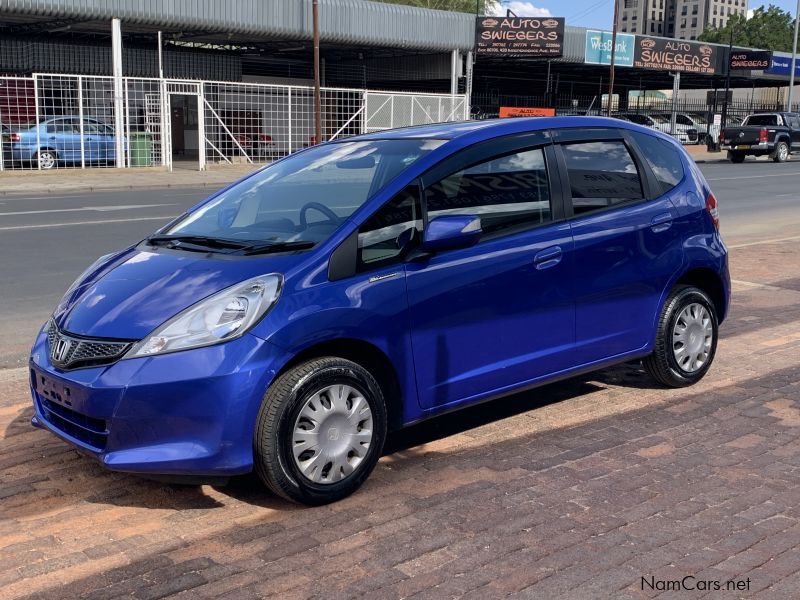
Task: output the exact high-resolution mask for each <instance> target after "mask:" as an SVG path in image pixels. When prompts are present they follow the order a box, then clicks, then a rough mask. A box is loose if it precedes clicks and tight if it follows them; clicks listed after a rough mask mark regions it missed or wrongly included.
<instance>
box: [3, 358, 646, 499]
mask: <svg viewBox="0 0 800 600" xmlns="http://www.w3.org/2000/svg"><path fill="white" fill-rule="evenodd" d="M607 384H609V385H614V386H625V387H631V388H637V389H643V388H654V387H656V385H655V384H654V383H653V382H652V380H650V379H649V377H648V376H647V374H646V373H645V372H644V370H643V369H642V367H641V365H640V364H639V363H636V364H634V363H627V364H623V365H618V366H615V367H611V368H608V369H605V370H603V371H597V372H593V373H590V374H587V375H583V376H580V377H574V378H570V379H565V380H563V381H559V382H556V383H551V384H548V385H545V386H542V387H537V388H534V389H531V390H527V391H525V392H520V393H517V394H513V395H510V396H507V397H505V398H499V399H495V400H493V401H490V402H485V403H482V404H479V405H477V406H472V407H468V408H464V409H461V410H459V411H458V412H457V413H450V414H445V415H441V416H438V417H434V418H432V419H429V420H426V421H424V422H422V423H419V424H416V425H412V426H409V427H406V428H404V429H402V430H399V431H396V432H392V433H390V434H389V436H388V438H387V441H386V446H385V448H384V452H383V455H384V456H387V455H392V454H395V453H398V452H406V453H408V452H411V453H412V454H413V453H414V448H417V447H420V446H423V445H424V444H427V443H430V442H432V441H435V440H441V439H444V438H447V437H450V436H453V435H457V434H459V433H463V432H465V431H468V430H471V429H475V428H478V427H481V426H483V425H487V424H490V423H493V422H495V421H499V420H501V419H505V418H508V417H512V416H515V415H518V414H521V413H525V412H529V411H533V410H535V409H537V408H542V407H545V406H548V405H551V404H557V403H559V402H562V401H564V400H570V399H574V398H578V397H580V396H585V395H588V394H592V393H595V392H599V391H602V390H604V389H605V387H606V385H607ZM32 416H33V409H32V408H26V409H24V410H22V411H21V412H20V413H19V414H18V415H17V416H16V417H15V418H14V419H13V420H12V421H11V422H10V423H9V425H8V427H7V428H6V431H5V439H6V440H9V439H11V438H13V437H15V436H18V435H25V434H29V435H37V434H40V435H42V436H47V437H46V438H43V439H42V443H41V444H38V443H37V444H36V449H37V453H38V456H39V457H40V458H41V460H42V461H43V462H49V461H52V460H63V461H64V462H71V463H74V466H72V467H71V469H70V472H71V476H70V477H68V478H67V479H66V480H64V481H60V482H59V481H53V480H50V479H49V477H48V478H47V479H48V480H49V481H48V487H51V488H52V490H53V494H52V497H49V498H48V502H49V505H50V507H52V504H53V503H57V502H58V500H57V498H63V501H64V503H71V502H73V501H74V497H73V496H74V492H77V491H78V490H73V488H74V487H76V482H80V487H81V491H80V494H81V495H82V496H83V498H82V499H83V500H84V501H86V502H90V503H97V504H105V505H109V504H110V505H114V506H120V507H123V506H127V507H138V508H152V509H165V508H167V509H176V510H184V509H211V508H222V507H224V504H223V503H221V502H219V501H217V500H216V499H214V498H212V497H210V496H208V495H207V494H206V493H205V492H204V490H203V486H202V485H198V484H184V483H181V482H179V481H176V482H163V481H154V480H151V479H147V478H145V477H141V476H137V475H130V474H126V473H114V472H110V471H107V470H105V469H103V468H102V467H101V466H100V465H98V464H97V463H96V462H95V461H94V460H92V459H91V458H88V457H85V456H83V455H81V454H79V453H78V452H77V451H75V450H73V449H71V448H69V447H68V446H67V445H66V444H65V443H64V442H63V441H61V440H59V439H57V438H56V437H55V436H53V435H52V434H49V433H46V432H42V431H39V432H35V431H33V430H32V428H31V424H30V420H31V417H32ZM31 462H33V463H35V462H36V459H30V458H29V459H28V460H27V461H26V463H27V464H28V465H29V466H30V468H31V470H32V471H33V472H35V471H37V470H38V469H37V468H36V465H35V464H31ZM41 470H43V471H48V470H49V469H48V468H47V467H42V469H41ZM59 472H60V473H62V474H63V473H64V472H65V471H59ZM212 487H213V489H215V490H217V491H218V492H220V493H222V494H224V495H226V496H230V497H231V498H234V499H236V500H238V501H240V502H244V503H246V504H249V505H253V506H259V507H262V508H271V509H275V510H281V511H285V510H295V509H297V508H298V506H297V505H295V504H293V503H290V502H287V501H285V500H283V499H281V498H278V497H276V496H274V495H272V494H271V493H269V492H268V491H266V489H265V488H264V486H263V484H262V483H261V481H260V480H259V479H258V477H257V476H256V475H255V474H253V473H250V474H247V475H241V476H236V477H232V478H231V479H230V480H229V481H228V482H227V484H214V485H212ZM92 488H96V489H92ZM18 510H24V509H19V508H18ZM36 510H37V506H36V504H35V503H33V504H31V506H30V511H31V514H34V513H35V512H36Z"/></svg>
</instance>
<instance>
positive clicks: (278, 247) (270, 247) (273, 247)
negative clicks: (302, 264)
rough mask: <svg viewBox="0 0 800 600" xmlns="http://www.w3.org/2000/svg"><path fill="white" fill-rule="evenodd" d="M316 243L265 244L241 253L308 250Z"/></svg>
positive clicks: (245, 248)
mask: <svg viewBox="0 0 800 600" xmlns="http://www.w3.org/2000/svg"><path fill="white" fill-rule="evenodd" d="M315 245H316V244H315V243H314V242H309V241H302V240H297V241H294V242H265V243H259V244H251V245H250V246H245V247H244V248H242V249H241V250H240V251H241V253H242V254H245V255H251V254H269V253H270V252H285V251H288V250H308V249H309V248H313V247H314V246H315Z"/></svg>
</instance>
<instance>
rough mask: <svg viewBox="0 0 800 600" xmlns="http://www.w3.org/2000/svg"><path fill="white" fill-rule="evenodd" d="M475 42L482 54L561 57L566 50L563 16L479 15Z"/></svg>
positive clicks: (478, 51)
mask: <svg viewBox="0 0 800 600" xmlns="http://www.w3.org/2000/svg"><path fill="white" fill-rule="evenodd" d="M475 43H476V51H477V53H478V54H479V55H486V56H531V57H544V58H554V57H558V56H561V55H562V53H563V50H564V19H563V17H546V18H541V19H538V18H520V17H514V18H511V17H479V18H478V19H477V26H476V30H475Z"/></svg>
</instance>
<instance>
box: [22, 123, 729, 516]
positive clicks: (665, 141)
mask: <svg viewBox="0 0 800 600" xmlns="http://www.w3.org/2000/svg"><path fill="white" fill-rule="evenodd" d="M729 296H730V277H729V274H728V260H727V250H726V247H725V245H724V243H723V240H722V238H721V236H720V232H719V219H718V212H717V201H716V199H715V197H714V195H713V194H712V192H711V190H710V189H709V186H708V183H707V182H706V181H705V179H704V178H703V175H702V174H701V173H700V171H699V169H698V168H697V166H696V165H695V164H694V162H693V161H692V159H691V158H690V157H689V156H688V154H687V153H686V152H685V151H684V149H683V148H682V147H681V145H680V144H679V143H677V142H676V141H675V140H673V139H671V138H670V137H669V136H667V135H665V134H662V133H659V132H656V131H653V130H650V129H646V128H643V127H639V126H637V125H634V124H632V123H629V122H624V121H620V120H615V119H602V118H593V117H557V118H541V119H507V120H494V121H483V122H468V123H450V124H438V125H429V126H423V127H411V128H407V129H398V130H393V131H384V132H380V133H372V134H368V135H362V136H358V137H354V138H349V139H346V140H342V141H336V142H330V143H325V144H321V145H317V146H313V147H310V148H308V149H306V150H303V151H300V152H297V153H295V154H292V155H290V156H288V157H286V158H284V159H282V160H279V161H276V162H275V163H273V164H271V165H269V166H267V167H265V168H264V169H261V170H259V171H257V172H255V173H253V174H252V175H250V176H248V177H246V178H244V179H241V180H239V181H238V182H236V183H234V184H232V185H230V186H229V187H227V188H225V189H223V190H222V191H220V192H218V193H217V194H214V195H213V196H211V197H210V198H208V199H207V200H205V201H203V202H201V203H200V204H198V205H196V206H195V207H193V208H191V209H189V210H188V211H187V212H186V213H185V214H183V215H180V216H179V217H177V218H176V219H174V220H173V221H172V222H171V223H169V224H167V225H166V226H164V227H163V228H161V229H160V230H159V231H158V232H156V233H154V234H153V235H151V236H149V237H147V238H146V239H143V240H142V241H140V242H138V243H136V244H134V245H132V246H130V247H128V248H126V249H124V250H121V251H118V252H115V253H113V254H110V255H108V256H104V257H102V258H100V259H98V261H97V262H96V263H95V264H93V265H92V266H90V267H89V268H88V269H87V270H86V271H85V272H84V273H83V274H82V275H81V276H80V277H78V279H77V280H76V281H75V283H74V284H73V285H72V286H71V287H70V288H69V290H67V292H66V293H65V295H64V297H63V298H62V300H61V302H60V303H59V304H58V306H57V307H56V309H55V311H54V312H53V315H52V317H51V318H50V319H49V320H48V322H47V323H46V324H45V325H44V326H43V327H42V329H41V331H40V333H39V334H38V336H37V338H36V340H35V343H34V345H33V349H32V351H31V357H30V383H31V391H32V396H33V404H34V408H35V416H34V417H33V424H34V425H35V426H38V427H42V428H46V429H48V430H50V431H51V432H53V433H54V434H56V435H58V436H59V437H61V438H62V439H64V440H66V441H67V442H69V443H70V444H72V445H73V446H75V447H77V448H78V449H80V450H81V451H82V452H83V453H85V454H88V455H90V456H92V457H94V458H95V459H96V460H98V461H99V462H100V463H101V464H102V465H103V466H105V467H106V468H109V469H112V470H116V471H124V472H129V473H139V474H146V475H150V476H155V475H158V476H170V477H181V476H188V477H191V478H192V480H194V481H197V480H198V479H199V480H206V479H208V478H217V477H229V476H232V475H236V474H242V473H247V472H250V471H253V470H255V472H256V473H257V474H258V475H259V476H260V478H261V479H262V480H263V482H264V483H265V484H266V485H267V486H268V487H269V488H270V489H271V490H273V491H274V492H275V493H277V494H279V495H281V496H283V497H285V498H288V499H291V500H294V501H298V502H302V503H307V504H320V503H325V502H331V501H334V500H337V499H339V498H342V497H344V496H346V495H348V494H350V493H352V492H353V491H354V490H356V489H357V488H358V487H359V486H360V485H361V483H362V482H363V481H364V480H365V479H366V478H367V476H368V475H369V473H370V472H371V471H372V469H373V467H374V466H375V464H376V462H377V461H378V458H379V457H380V456H381V452H382V450H383V445H384V440H385V439H386V434H387V431H389V430H393V429H398V428H401V427H403V426H405V425H409V424H411V423H416V422H419V421H421V420H424V419H428V418H430V417H433V416H435V415H440V414H442V413H445V412H449V411H453V410H454V409H458V408H461V407H465V406H469V405H474V404H475V403H478V402H484V401H487V400H494V401H496V402H503V400H502V397H503V396H506V395H508V394H510V393H512V392H518V391H521V390H526V389H529V388H532V387H535V386H538V385H541V384H543V383H546V382H551V381H554V380H557V379H561V378H565V377H569V376H573V375H577V374H581V373H585V372H589V371H592V370H595V369H600V368H603V367H607V366H609V365H614V364H617V363H622V362H626V361H632V360H641V361H642V364H643V366H644V368H645V370H646V371H647V372H648V373H649V374H650V375H651V376H652V377H653V379H654V381H655V382H657V383H659V384H661V385H664V386H671V387H679V386H686V385H691V384H693V383H695V382H697V381H699V380H700V379H701V378H702V377H703V376H704V375H705V374H706V373H707V372H708V370H709V368H710V366H711V364H712V361H713V359H714V354H715V351H716V346H717V336H718V326H719V323H721V322H722V320H723V319H724V318H725V316H726V314H727V312H728V306H729ZM531 452H532V453H534V452H535V449H532V450H531Z"/></svg>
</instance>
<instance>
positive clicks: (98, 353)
mask: <svg viewBox="0 0 800 600" xmlns="http://www.w3.org/2000/svg"><path fill="white" fill-rule="evenodd" d="M47 345H48V356H49V357H50V362H51V363H53V364H54V365H55V366H57V367H59V368H60V369H77V368H78V367H96V366H100V365H107V364H110V363H112V362H114V361H116V360H117V359H119V358H120V357H122V355H123V354H125V353H126V352H127V351H128V349H129V348H130V347H131V342H127V341H111V340H101V339H96V338H95V339H92V338H82V337H77V336H74V335H70V334H67V333H65V332H63V331H61V330H59V329H58V327H57V326H56V324H55V322H54V321H50V326H49V327H48V329H47Z"/></svg>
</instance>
